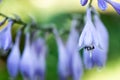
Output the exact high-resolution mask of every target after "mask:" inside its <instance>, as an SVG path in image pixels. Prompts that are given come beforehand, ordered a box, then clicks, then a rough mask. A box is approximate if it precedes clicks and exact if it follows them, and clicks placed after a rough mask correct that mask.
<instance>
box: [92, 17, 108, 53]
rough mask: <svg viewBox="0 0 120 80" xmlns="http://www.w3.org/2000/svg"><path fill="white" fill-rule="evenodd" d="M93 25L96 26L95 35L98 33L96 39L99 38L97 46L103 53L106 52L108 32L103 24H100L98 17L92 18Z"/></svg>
mask: <svg viewBox="0 0 120 80" xmlns="http://www.w3.org/2000/svg"><path fill="white" fill-rule="evenodd" d="M94 24H95V26H96V29H97V33H98V38H99V43H100V44H99V45H100V47H101V48H102V49H103V50H104V51H105V52H107V51H108V43H109V40H108V38H109V36H108V31H107V29H106V28H105V26H104V24H103V23H102V21H101V20H100V18H99V16H98V15H95V16H94Z"/></svg>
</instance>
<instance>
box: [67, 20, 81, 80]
mask: <svg viewBox="0 0 120 80" xmlns="http://www.w3.org/2000/svg"><path fill="white" fill-rule="evenodd" d="M77 23H78V21H77V20H76V19H73V20H72V24H71V30H70V33H69V37H68V40H67V42H66V50H67V54H68V57H69V70H70V75H72V78H73V80H80V78H81V76H82V71H83V70H82V62H81V57H80V55H79V51H78V49H77V45H78V39H79V33H78V31H77V29H76V27H77V25H78V24H77Z"/></svg>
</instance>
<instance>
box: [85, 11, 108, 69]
mask: <svg viewBox="0 0 120 80" xmlns="http://www.w3.org/2000/svg"><path fill="white" fill-rule="evenodd" d="M96 13H97V12H96ZM96 13H95V14H94V18H93V20H94V25H95V26H94V27H95V30H96V32H95V33H94V34H96V36H97V42H98V44H97V45H96V44H95V43H94V41H93V43H92V44H91V45H86V46H85V47H84V51H83V59H84V64H85V67H86V68H87V69H91V68H93V67H94V66H98V67H103V66H104V65H105V62H106V59H107V51H108V32H107V30H106V28H105V27H104V25H103V23H102V22H101V21H100V19H99V17H98V15H97V14H96ZM89 33H90V32H89ZM96 36H92V38H96ZM92 38H91V39H92ZM87 39H89V38H86V40H87ZM93 40H94V39H93Z"/></svg>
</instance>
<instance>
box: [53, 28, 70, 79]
mask: <svg viewBox="0 0 120 80" xmlns="http://www.w3.org/2000/svg"><path fill="white" fill-rule="evenodd" d="M53 33H54V35H55V39H56V42H57V46H58V74H59V78H60V80H66V79H67V78H68V76H69V62H68V61H69V57H68V54H67V51H66V47H65V45H64V44H63V41H62V39H61V38H60V36H59V34H58V32H57V30H56V29H55V28H54V29H53Z"/></svg>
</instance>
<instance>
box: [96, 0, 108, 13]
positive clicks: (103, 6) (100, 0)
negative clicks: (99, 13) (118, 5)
mask: <svg viewBox="0 0 120 80" xmlns="http://www.w3.org/2000/svg"><path fill="white" fill-rule="evenodd" d="M98 7H99V8H100V9H101V10H103V11H104V10H106V9H107V2H106V1H105V0H98Z"/></svg>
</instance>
